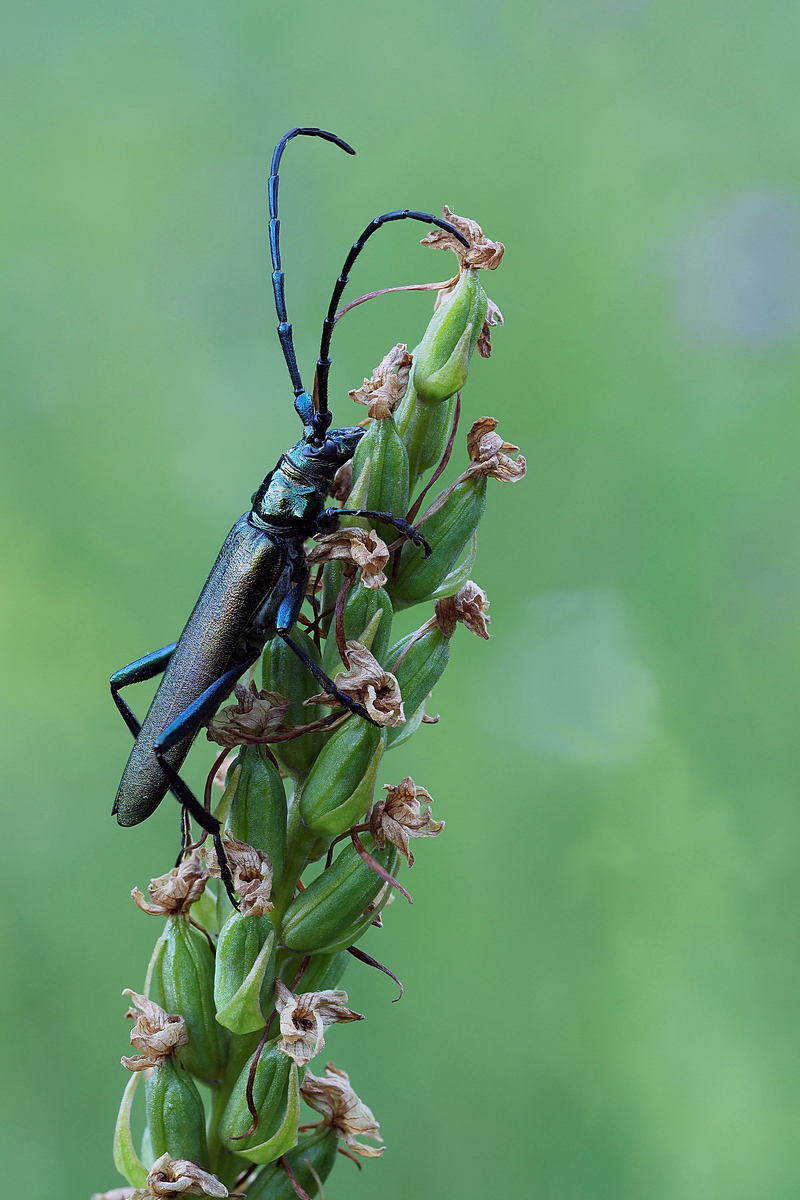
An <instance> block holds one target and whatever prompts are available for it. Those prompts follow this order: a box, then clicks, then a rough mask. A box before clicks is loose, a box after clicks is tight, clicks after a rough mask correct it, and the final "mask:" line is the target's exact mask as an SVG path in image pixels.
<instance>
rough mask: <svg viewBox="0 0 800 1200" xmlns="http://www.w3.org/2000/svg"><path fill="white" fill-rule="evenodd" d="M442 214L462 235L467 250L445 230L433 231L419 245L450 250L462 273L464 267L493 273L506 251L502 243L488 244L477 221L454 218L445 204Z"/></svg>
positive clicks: (454, 215)
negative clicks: (477, 268)
mask: <svg viewBox="0 0 800 1200" xmlns="http://www.w3.org/2000/svg"><path fill="white" fill-rule="evenodd" d="M442 212H443V213H444V216H445V220H446V221H449V222H450V224H451V225H455V227H456V229H457V230H458V232H459V233H463V235H464V237H465V238H466V239H467V241H468V242H469V249H467V247H466V246H462V244H461V242H459V240H458V239H457V238H454V237H453V235H452V233H449V232H448V230H446V229H434V230H433V232H432V233H429V234H428V235H427V237H424V238H423V239H422V242H421V245H423V246H435V247H437V248H438V249H439V250H452V251H453V252H454V253H455V254H456V255H457V256H458V263H459V267H460V268H461V270H462V271H463V270H464V268H465V267H483V268H484V270H486V271H494V270H495V269H496V268H497V267H499V266H500V260H501V259H502V257H503V254H504V253H505V249H506V248H505V246H504V245H503V243H502V242H490V241H489V239H488V238H487V237H484V236H483V230H482V229H481V227H480V225H479V224H478V222H477V221H470V219H469V217H458V216H456V214H455V213H454V212H451V211H450V209H449V208H448V207H447V205H446V204H445V205H444V207H443V208H442Z"/></svg>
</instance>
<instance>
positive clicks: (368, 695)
mask: <svg viewBox="0 0 800 1200" xmlns="http://www.w3.org/2000/svg"><path fill="white" fill-rule="evenodd" d="M345 648H346V650H347V656H348V658H349V660H350V669H349V670H348V671H340V672H339V673H338V675H337V676H336V678H335V679H334V681H333V682H334V683H335V684H336V686H337V688H338V689H339V691H340V692H344V693H345V694H346V695H348V696H352V698H353V699H354V700H357V701H358V703H359V704H363V706H364V708H365V709H366V710H367V712H368V713H369V715H370V716H371V717H372V719H373V721H375V722H376V723H377V724H378V725H402V724H403V722H404V721H405V719H406V718H405V713H404V712H403V697H402V695H401V693H400V684H399V683H398V682H397V680H396V679H395V677H394V675H392V674H390V672H389V671H384V669H383V667H382V666H381V664H380V663H379V662H378V660H377V659H376V658H375V657H374V656H373V655H372V654H371V653H370V651H369V650H368V649H367V648H366V646H362V645H361V643H360V642H346V643H345ZM306 704H325V705H327V707H329V708H339V707H340V705H339V701H338V700H337V699H336V698H335V697H334V696H329V695H328V693H327V692H321V693H320V694H319V695H318V696H311V697H310V698H309V699H308V700H307V701H306Z"/></svg>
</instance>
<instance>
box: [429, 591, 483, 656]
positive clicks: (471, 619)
mask: <svg viewBox="0 0 800 1200" xmlns="http://www.w3.org/2000/svg"><path fill="white" fill-rule="evenodd" d="M435 612H436V616H435V617H434V620H435V622H436V624H437V625H438V626H439V629H440V630H441V632H442V633H443V634H444V635H445V637H452V636H453V634H454V633H455V629H456V625H457V624H458V622H459V621H462V622H463V623H464V624H465V625H466V627H467V629H468V630H469V631H470V633H474V634H476V635H477V636H478V637H482V638H486V640H487V641H488V639H489V631H488V629H487V628H486V627H487V625H488V624H489V622H490V621H491V617H490V616H489V598H488V596H487V595H486V592H485V591H484V590H483V588H479V587H478V585H477V583H473V582H472V580H471V579H468V580H467V582H466V583H465V584H464V586H463V587H462V588H459V590H458V591H457V592H456V594H455V595H454V596H446V597H445V598H444V599H443V600H437V601H436V604H435Z"/></svg>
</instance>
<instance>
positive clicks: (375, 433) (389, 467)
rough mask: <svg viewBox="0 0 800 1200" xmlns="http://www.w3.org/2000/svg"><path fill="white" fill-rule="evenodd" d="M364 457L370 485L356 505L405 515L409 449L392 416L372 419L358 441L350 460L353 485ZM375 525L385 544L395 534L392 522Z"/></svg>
mask: <svg viewBox="0 0 800 1200" xmlns="http://www.w3.org/2000/svg"><path fill="white" fill-rule="evenodd" d="M367 460H369V464H370V470H369V487H368V489H367V494H366V497H365V498H364V500H363V501H361V502H360V503H359V507H361V508H368V509H370V508H371V509H372V510H373V511H375V512H390V513H396V514H398V515H399V516H404V515H405V513H406V512H407V511H408V452H407V450H406V448H405V446H404V445H403V442H402V440H401V438H400V434H399V433H398V432H397V426H396V425H395V423H394V418H393V417H391V416H389V417H386V418H385V419H383V420H380V421H379V420H373V421H371V422H370V424H369V426H368V427H367V432H366V433H365V434H364V436H363V438H362V439H361V441H360V442H359V444H358V448H357V449H356V453H355V457H354V460H353V476H354V479H355V480H356V487H357V485H358V478H359V475H360V473H361V470H362V468H363V466H364V464H365V463H366V462H367ZM347 507H348V508H355V507H356V505H355V504H351V503H349V502H348V505H347ZM375 528H376V531H377V533H378V536H379V537H381V538H383V540H384V541H385V542H387V543H389V542H392V541H394V539H395V537H396V536H397V530H396V529H395V528H394V526H392V525H387V524H385V523H383V522H377V523H376V526H375Z"/></svg>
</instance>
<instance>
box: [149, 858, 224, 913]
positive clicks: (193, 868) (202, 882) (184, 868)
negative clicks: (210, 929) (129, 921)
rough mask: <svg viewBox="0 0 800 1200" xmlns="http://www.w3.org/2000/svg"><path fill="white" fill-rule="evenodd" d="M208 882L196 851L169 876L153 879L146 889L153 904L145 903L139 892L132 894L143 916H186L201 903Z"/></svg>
mask: <svg viewBox="0 0 800 1200" xmlns="http://www.w3.org/2000/svg"><path fill="white" fill-rule="evenodd" d="M207 880H208V871H206V869H205V867H204V866H203V861H202V859H201V858H200V855H199V854H198V853H197V851H196V850H193V851H192V853H191V854H190V855H189V857H188V858H185V859H184V860H183V862H182V863H180V864H179V865H178V866H177V867H173V869H172V870H171V871H168V872H167V874H166V875H159V877H158V878H157V879H151V880H150V883H149V884H148V886H147V890H148V892H149V893H150V900H151V901H152V903H150V902H149V901H147V900H145V898H144V896H143V894H142V893H141V892H140V891H139V889H138V888H134V889H133V891H132V892H131V895H132V896H133V899H134V901H135V902H136V904H138V906H139V908H140V909H141V910H142V912H146V913H149V914H150V916H152V917H181V916H184V915H185V914H186V913H187V912H188V911H189V909H190V908H191V906H192V905H193V904H194V903H195V901H196V900H199V899H200V897H201V896H202V894H203V891H204V889H205V886H206V882H207Z"/></svg>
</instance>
